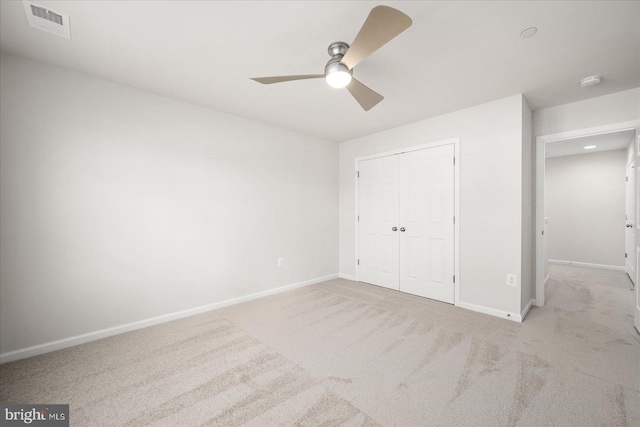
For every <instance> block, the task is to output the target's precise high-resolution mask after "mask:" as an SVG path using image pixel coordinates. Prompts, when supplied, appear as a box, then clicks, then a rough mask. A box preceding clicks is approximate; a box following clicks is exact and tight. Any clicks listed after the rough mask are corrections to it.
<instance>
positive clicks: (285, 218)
mask: <svg viewBox="0 0 640 427" xmlns="http://www.w3.org/2000/svg"><path fill="white" fill-rule="evenodd" d="M0 64H1V69H0V71H1V72H0V75H1V80H0V88H1V91H2V97H1V105H0V111H1V121H2V127H1V134H0V144H1V145H0V150H1V156H0V158H1V166H0V173H1V179H0V184H1V187H0V200H1V203H0V205H1V211H0V218H1V222H0V233H1V236H2V239H1V247H0V255H1V257H0V265H1V276H0V294H1V298H0V300H1V306H0V315H1V318H0V319H1V321H0V324H1V329H0V336H1V341H0V350H1V352H2V353H6V352H12V351H15V350H19V349H24V348H25V347H28V346H34V345H40V344H44V343H47V342H50V341H53V340H59V339H65V338H68V337H71V336H75V335H78V334H85V333H90V332H92V331H96V330H100V329H104V328H110V327H115V326H118V325H122V324H126V323H129V322H136V321H140V320H143V319H148V318H150V317H153V316H159V315H163V314H167V313H173V312H176V311H180V310H187V309H190V308H194V307H199V306H203V305H206V304H211V303H215V302H219V301H224V300H227V299H231V298H236V297H241V296H246V295H249V294H253V293H256V292H260V291H265V290H269V289H274V288H277V287H281V286H284V285H290V284H295V283H298V282H302V281H307V280H312V279H316V278H321V277H325V276H327V275H332V274H336V273H337V269H338V262H337V261H338V257H337V248H338V235H337V229H338V214H337V212H338V178H337V177H338V168H337V165H338V147H337V144H336V143H333V142H329V141H326V140H322V139H318V138H313V137H309V136H305V135H302V134H299V133H295V132H292V131H287V130H283V129H279V128H276V127H272V126H267V125H263V124H259V123H257V122H253V121H249V120H246V119H242V118H239V117H235V116H232V115H228V114H223V113H219V112H216V111H213V110H210V109H207V108H203V107H199V106H195V105H190V104H186V103H183V102H179V101H175V100H171V99H168V98H164V97H161V96H157V95H153V94H150V93H146V92H143V91H139V90H136V89H132V88H129V87H125V86H121V85H118V84H114V83H110V82H107V81H104V80H100V79H96V78H92V77H88V76H85V75H82V74H78V73H75V72H71V71H67V70H64V69H60V68H56V67H52V66H48V65H44V64H40V63H35V62H31V61H27V60H24V59H21V58H18V57H15V56H11V55H7V54H3V55H2V57H1V61H0ZM280 256H282V257H285V259H286V261H285V266H284V268H278V267H277V264H276V258H277V257H280Z"/></svg>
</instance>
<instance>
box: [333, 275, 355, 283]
mask: <svg viewBox="0 0 640 427" xmlns="http://www.w3.org/2000/svg"><path fill="white" fill-rule="evenodd" d="M338 277H339V278H341V279H345V280H351V281H353V282H357V281H358V278H357V277H356V276H352V275H350V274H343V273H340V274H338Z"/></svg>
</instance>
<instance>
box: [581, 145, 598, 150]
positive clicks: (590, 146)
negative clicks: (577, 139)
mask: <svg viewBox="0 0 640 427" xmlns="http://www.w3.org/2000/svg"><path fill="white" fill-rule="evenodd" d="M592 148H596V146H595V145H587V146H586V147H584V149H585V150H591V149H592Z"/></svg>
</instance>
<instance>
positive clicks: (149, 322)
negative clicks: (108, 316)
mask: <svg viewBox="0 0 640 427" xmlns="http://www.w3.org/2000/svg"><path fill="white" fill-rule="evenodd" d="M336 278H338V274H330V275H328V276H324V277H317V278H315V279H310V280H305V281H304V282H299V283H294V284H291V285H286V286H281V287H279V288H275V289H268V290H266V291H262V292H257V293H255V294H251V295H246V296H243V297H238V298H233V299H229V300H225V301H220V302H216V303H213V304H207V305H203V306H200V307H195V308H190V309H188V310H182V311H177V312H175V313H169V314H163V315H162V316H157V317H152V318H150V319H145V320H140V321H137V322H133V323H127V324H125V325H120V326H114V327H112V328H107V329H101V330H99V331H95V332H89V333H86V334H82V335H76V336H73V337H69V338H63V339H61V340H57V341H51V342H48V343H44V344H38V345H34V346H32V347H26V348H22V349H19V350H14V351H8V352H6V353H2V354H0V364H2V363H7V362H12V361H14V360H20V359H26V358H27V357H32V356H37V355H39V354H44V353H49V352H52V351H56V350H60V349H63V348H67V347H73V346H74V345H78V344H84V343H87V342H90V341H95V340H99V339H102V338H107V337H110V336H113V335H118V334H122V333H125V332H129V331H135V330H136V329H142V328H147V327H149V326H153V325H158V324H160V323H166V322H170V321H172V320H177V319H182V318H184V317H189V316H194V315H196V314H200V313H205V312H207V311H212V310H216V309H218V308H222V307H228V306H230V305H235V304H240V303H241V302H246V301H251V300H254V299H258V298H263V297H266V296H269V295H274V294H279V293H282V292H286V291H290V290H293V289H297V288H302V287H304V286H309V285H314V284H316V283H320V282H325V281H327V280H331V279H336Z"/></svg>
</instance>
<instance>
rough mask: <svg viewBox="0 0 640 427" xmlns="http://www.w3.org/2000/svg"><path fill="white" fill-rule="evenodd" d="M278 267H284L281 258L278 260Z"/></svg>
mask: <svg viewBox="0 0 640 427" xmlns="http://www.w3.org/2000/svg"><path fill="white" fill-rule="evenodd" d="M278 267H284V258H283V257H280V258H278Z"/></svg>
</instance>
